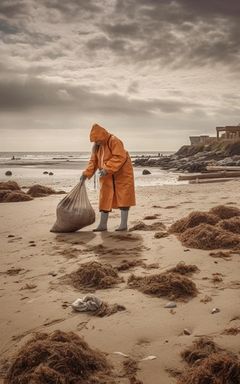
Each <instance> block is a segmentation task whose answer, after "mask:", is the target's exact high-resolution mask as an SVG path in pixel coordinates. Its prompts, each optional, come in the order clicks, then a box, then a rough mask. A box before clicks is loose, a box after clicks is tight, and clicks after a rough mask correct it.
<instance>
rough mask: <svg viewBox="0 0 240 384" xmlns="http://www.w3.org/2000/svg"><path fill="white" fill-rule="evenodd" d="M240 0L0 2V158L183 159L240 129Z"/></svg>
mask: <svg viewBox="0 0 240 384" xmlns="http://www.w3.org/2000/svg"><path fill="white" fill-rule="evenodd" d="M239 17H240V1H239V0H176V1H171V0H1V1H0V135H1V140H0V150H1V151H4V150H6V151H21V150H22V151H26V150H29V151H34V150H35V151H37V150H39V151H42V150H45V151H47V150H55V151H61V150H65V151H78V150H79V151H81V150H89V148H90V143H89V130H90V127H91V125H92V124H93V123H95V122H97V123H99V124H100V125H102V126H104V127H106V128H107V129H108V130H109V131H111V132H112V133H114V134H116V135H117V136H119V137H120V138H121V139H122V140H123V141H124V143H125V145H126V147H127V148H128V149H129V150H144V149H145V150H175V149H178V147H179V146H180V145H182V144H184V143H187V142H188V136H189V135H199V134H211V135H215V127H216V126H219V125H236V124H238V123H239V122H240V104H239V95H240V22H239Z"/></svg>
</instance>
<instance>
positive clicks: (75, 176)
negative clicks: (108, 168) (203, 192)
mask: <svg viewBox="0 0 240 384" xmlns="http://www.w3.org/2000/svg"><path fill="white" fill-rule="evenodd" d="M172 153H173V152H156V151H141V152H130V155H131V157H132V159H133V160H134V158H136V157H141V156H151V157H158V156H159V154H161V155H164V156H166V155H170V154H172ZM89 157H90V153H89V152H14V153H13V152H0V180H1V181H6V180H9V179H12V180H15V181H17V182H18V183H20V185H23V184H26V185H27V186H29V185H32V184H33V183H38V184H43V185H49V186H52V187H58V188H60V187H61V188H65V189H66V190H69V189H70V188H72V187H73V186H74V185H75V184H76V183H77V182H78V180H79V177H80V175H81V173H82V171H83V170H84V169H85V167H86V165H87V162H88V159H89ZM8 170H10V171H11V172H12V176H10V177H9V176H6V175H5V172H6V171H8ZM149 170H150V172H151V174H150V175H142V168H141V167H134V175H135V184H136V186H141V187H144V186H156V185H166V184H168V185H173V184H180V182H178V176H179V174H178V173H175V172H170V171H164V170H162V169H160V168H149ZM43 172H52V173H53V175H52V176H49V174H43ZM96 179H98V175H97V176H96ZM182 183H183V182H182ZM93 184H94V183H93V178H92V179H91V180H90V181H88V182H87V185H88V187H89V188H90V189H92V188H94V185H93Z"/></svg>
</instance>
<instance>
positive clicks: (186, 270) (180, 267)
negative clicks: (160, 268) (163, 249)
mask: <svg viewBox="0 0 240 384" xmlns="http://www.w3.org/2000/svg"><path fill="white" fill-rule="evenodd" d="M198 271H199V268H198V267H197V266H196V265H195V264H189V265H187V264H185V263H184V261H180V262H179V263H178V264H177V265H176V266H175V267H173V268H170V269H168V272H174V273H179V274H180V275H191V274H192V273H195V272H198Z"/></svg>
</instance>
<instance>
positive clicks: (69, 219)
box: [50, 182, 95, 232]
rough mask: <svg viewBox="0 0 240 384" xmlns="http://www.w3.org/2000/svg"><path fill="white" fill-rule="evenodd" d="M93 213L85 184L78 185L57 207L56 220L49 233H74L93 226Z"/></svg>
mask: <svg viewBox="0 0 240 384" xmlns="http://www.w3.org/2000/svg"><path fill="white" fill-rule="evenodd" d="M94 221H95V212H94V210H93V207H92V206H91V203H90V201H89V199H88V195H87V190H86V186H85V183H82V182H80V183H78V184H77V185H76V187H74V188H73V189H72V190H71V192H69V193H68V194H67V195H66V196H65V197H64V198H63V199H62V200H61V201H60V203H59V204H58V206H57V220H56V223H55V224H54V225H53V227H52V228H51V230H50V232H75V231H77V230H79V229H81V228H84V227H87V226H88V225H91V224H93V223H94Z"/></svg>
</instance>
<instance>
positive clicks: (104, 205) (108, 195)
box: [80, 124, 136, 232]
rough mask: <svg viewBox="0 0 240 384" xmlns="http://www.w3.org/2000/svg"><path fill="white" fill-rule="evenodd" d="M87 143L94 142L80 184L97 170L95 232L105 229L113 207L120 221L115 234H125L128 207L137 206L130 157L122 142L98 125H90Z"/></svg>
mask: <svg viewBox="0 0 240 384" xmlns="http://www.w3.org/2000/svg"><path fill="white" fill-rule="evenodd" d="M90 141H91V142H93V143H94V145H93V149H92V154H91V158H90V160H89V163H88V166H87V168H86V169H85V171H83V173H82V175H81V177H80V181H82V182H84V181H85V180H86V178H88V179H90V178H91V177H92V176H93V175H94V173H95V172H96V171H97V169H99V175H100V179H99V180H100V195H99V210H100V212H101V216H100V223H99V225H98V227H97V228H96V229H94V231H95V232H102V231H106V230H107V222H108V217H109V212H111V210H112V209H113V208H119V209H120V211H121V222H120V225H119V227H118V228H117V229H116V231H126V230H127V228H128V225H127V222H128V213H129V208H130V207H131V206H134V205H136V201H135V188H134V175H133V166H132V162H131V158H130V156H129V154H128V152H127V151H126V150H125V149H124V145H123V143H122V141H121V140H120V139H118V138H117V137H116V136H114V135H112V134H111V133H109V132H108V131H107V130H106V129H105V128H103V127H101V126H100V125H98V124H94V125H93V126H92V129H91V132H90Z"/></svg>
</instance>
